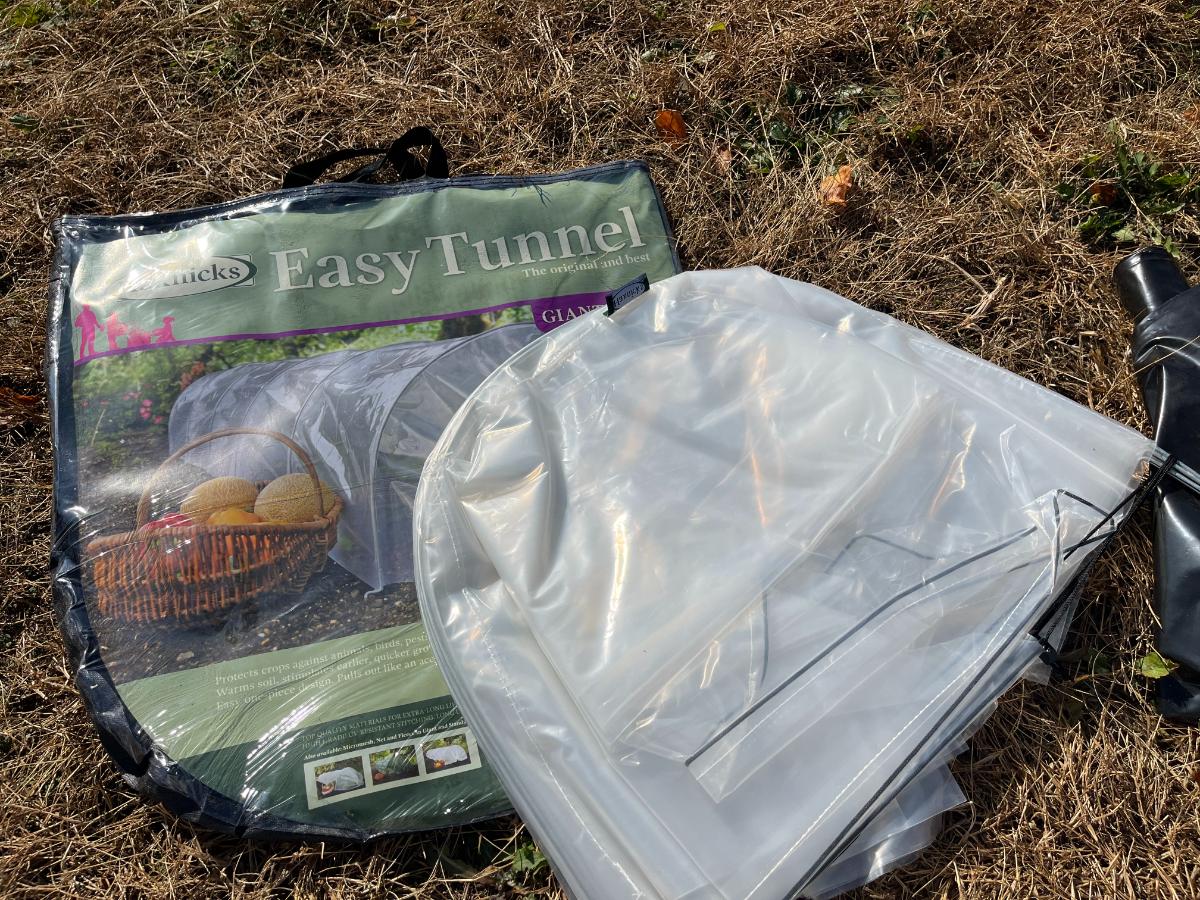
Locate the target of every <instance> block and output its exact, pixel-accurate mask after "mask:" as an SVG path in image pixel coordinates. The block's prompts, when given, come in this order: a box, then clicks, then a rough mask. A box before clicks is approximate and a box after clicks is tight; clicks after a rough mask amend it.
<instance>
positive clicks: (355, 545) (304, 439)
mask: <svg viewBox="0 0 1200 900" xmlns="http://www.w3.org/2000/svg"><path fill="white" fill-rule="evenodd" d="M538 334H539V332H538V330H537V328H536V326H534V325H532V324H513V325H505V326H502V327H498V328H492V329H490V330H487V331H483V332H480V333H478V334H472V335H468V336H466V337H459V338H451V339H448V340H441V341H420V342H418V341H413V342H401V343H396V344H389V345H387V346H384V347H378V348H375V349H371V350H338V351H334V352H331V353H324V354H321V355H318V356H312V357H308V358H303V359H283V360H278V361H275V362H265V363H248V364H245V365H240V366H234V367H233V368H231V369H225V370H223V371H220V372H214V373H212V374H210V375H206V376H204V377H202V378H199V379H197V380H196V381H194V382H193V383H192V384H191V385H189V386H188V388H187V389H186V390H184V392H183V393H182V394H181V395H180V396H179V399H178V400H177V401H176V402H175V405H174V407H173V408H172V411H171V416H170V424H169V435H170V447H171V450H172V451H174V450H177V449H178V448H179V447H182V446H183V445H184V444H187V443H188V442H189V441H192V440H194V439H196V438H198V437H201V436H203V435H206V434H211V433H212V432H214V431H218V430H220V429H223V428H230V427H256V428H265V429H270V430H272V431H278V432H280V433H281V434H284V435H286V436H287V437H290V438H292V439H293V440H294V441H296V442H297V443H298V444H300V446H302V447H304V448H305V449H306V450H307V451H308V452H309V453H310V454H311V455H312V458H313V462H314V463H315V464H316V467H317V471H318V473H319V475H320V477H321V479H322V480H323V481H324V482H325V483H326V484H328V485H329V486H330V487H331V488H333V489H334V490H335V491H337V492H338V494H339V495H340V496H341V497H342V499H343V500H344V502H345V511H344V512H343V514H342V517H341V522H340V525H339V533H338V541H337V544H336V546H335V547H334V549H333V550H332V551H331V552H330V556H331V557H332V558H333V559H334V561H336V562H337V563H338V564H340V565H341V566H343V567H344V568H346V569H347V570H349V571H350V572H352V573H353V574H354V575H356V576H357V577H358V578H360V579H361V580H362V581H364V582H366V583H367V584H369V585H371V586H372V587H373V588H375V589H379V588H382V587H383V586H384V585H387V584H395V583H399V582H409V581H412V577H413V569H412V501H413V496H414V495H415V493H416V487H417V478H418V476H419V475H420V473H421V466H422V465H423V464H424V462H425V457H426V456H427V455H428V453H429V451H430V450H431V449H432V448H433V445H434V443H436V441H437V439H438V437H439V435H440V434H441V432H442V429H443V428H444V427H445V426H446V424H447V423H448V422H449V420H450V417H451V416H452V415H453V414H454V412H455V410H457V409H458V407H459V405H460V404H461V403H462V401H463V399H464V398H465V397H466V396H467V395H468V394H469V393H470V392H471V391H472V390H474V388H475V387H476V386H477V385H478V384H479V383H480V382H481V381H483V379H484V378H485V377H486V376H487V375H488V374H489V373H491V372H492V370H493V369H495V368H496V367H497V366H499V365H500V364H501V363H503V362H504V361H505V360H506V359H507V358H508V357H509V356H511V355H512V354H513V353H514V352H516V351H517V350H519V349H520V348H521V347H523V346H524V345H525V344H527V343H529V342H530V341H531V340H533V339H534V338H535V337H537V336H538ZM188 461H189V462H191V463H192V464H194V465H197V466H199V467H200V468H202V469H204V470H205V471H207V472H208V473H210V474H212V475H236V476H238V477H241V478H247V479H249V480H251V481H258V482H261V481H269V480H271V479H273V478H276V477H278V476H280V475H283V474H287V473H290V472H299V471H302V469H301V466H300V463H299V461H298V460H297V459H296V457H295V455H294V454H292V453H290V452H289V451H288V449H287V448H286V447H285V446H283V445H282V444H280V443H279V442H278V441H273V440H271V439H269V438H264V437H262V436H259V435H236V436H233V437H229V438H226V439H225V440H222V441H214V442H211V443H208V444H205V445H203V446H201V447H197V448H196V449H195V450H193V451H191V453H190V454H189V456H188Z"/></svg>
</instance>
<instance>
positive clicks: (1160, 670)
mask: <svg viewBox="0 0 1200 900" xmlns="http://www.w3.org/2000/svg"><path fill="white" fill-rule="evenodd" d="M1178 668H1179V663H1177V662H1175V661H1174V660H1171V659H1167V658H1166V657H1165V656H1163V655H1162V654H1161V653H1159V652H1158V651H1157V650H1151V651H1150V652H1149V653H1147V654H1146V655H1145V656H1143V657H1142V659H1141V662H1139V663H1138V672H1140V673H1141V674H1142V675H1143V676H1144V677H1146V678H1154V679H1158V678H1166V677H1167V676H1168V675H1170V674H1171V673H1172V672H1174V671H1175V670H1176V669H1178Z"/></svg>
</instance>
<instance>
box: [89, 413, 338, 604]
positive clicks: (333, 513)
mask: <svg viewBox="0 0 1200 900" xmlns="http://www.w3.org/2000/svg"><path fill="white" fill-rule="evenodd" d="M234 434H261V435H265V436H267V437H271V438H274V439H275V440H277V441H279V442H280V443H282V444H284V445H286V446H287V447H288V448H289V449H290V450H291V451H292V452H293V453H295V454H296V456H298V457H299V458H300V462H301V463H303V464H304V470H305V472H307V473H308V476H309V478H311V479H312V480H313V484H314V485H315V486H316V489H317V498H318V499H317V504H318V509H319V510H320V512H321V517H320V518H319V519H317V520H315V521H313V522H302V523H298V524H281V523H276V522H271V523H263V524H254V525H191V526H183V527H172V528H156V529H148V528H146V527H145V526H146V523H147V522H148V520H149V518H150V490H151V488H153V486H154V483H155V482H156V481H157V480H158V477H159V476H160V475H161V473H162V471H163V470H164V469H165V468H166V467H167V466H169V465H170V464H171V463H172V462H175V461H176V460H177V459H179V458H180V457H181V456H183V455H184V454H185V453H187V452H188V451H189V450H192V449H193V448H195V447H198V446H200V445H201V444H206V443H208V442H209V441H212V440H215V439H217V438H222V437H226V436H229V435H234ZM341 513H342V501H341V499H340V498H338V499H335V500H334V503H333V507H332V509H328V510H327V509H325V498H324V495H323V492H322V491H321V489H320V481H319V480H318V479H317V470H316V468H315V467H314V466H313V463H312V459H311V458H310V457H309V455H308V454H307V453H305V452H304V450H303V448H301V447H300V445H299V444H297V443H296V442H295V441H293V440H291V439H290V438H288V437H285V436H284V435H282V434H280V433H279V432H277V431H268V430H266V429H261V428H224V429H221V430H220V431H214V432H212V433H211V434H206V435H204V436H203V437H199V438H197V439H196V440H194V441H191V442H190V443H188V444H185V445H184V446H182V447H180V448H179V449H178V450H176V451H175V452H174V453H172V454H171V456H170V457H168V458H167V460H166V461H165V462H164V463H163V464H162V465H161V466H160V467H159V468H158V469H157V470H156V471H155V473H154V475H153V476H151V478H150V481H149V482H148V483H147V485H146V489H145V490H144V491H143V492H142V497H141V500H140V501H139V502H138V508H137V530H136V531H131V532H127V533H124V534H115V535H110V536H108V537H102V538H97V539H96V540H94V541H92V542H91V543H90V544H89V545H88V548H87V557H88V560H89V562H90V570H91V576H92V583H93V585H94V587H95V591H96V601H97V605H98V606H99V608H100V611H101V612H102V613H104V614H105V615H108V616H110V617H112V618H114V619H121V620H124V621H132V622H153V621H159V620H162V619H168V618H170V619H177V620H183V621H188V620H194V619H203V620H206V621H212V620H214V619H220V618H223V617H224V616H225V615H227V614H228V612H229V611H230V610H232V609H233V608H234V607H235V606H237V605H238V604H239V603H242V602H244V601H246V600H249V599H251V598H253V597H258V596H259V595H261V594H265V593H268V592H270V591H300V590H302V589H303V588H304V586H305V584H307V583H308V579H309V578H310V577H312V575H313V574H314V573H316V572H317V571H318V570H319V569H320V568H321V567H322V566H323V565H324V563H325V558H326V555H327V554H328V553H329V550H330V548H332V547H333V545H334V543H335V542H336V541H337V523H338V518H339V517H340V516H341Z"/></svg>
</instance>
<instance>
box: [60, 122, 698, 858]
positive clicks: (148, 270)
mask: <svg viewBox="0 0 1200 900" xmlns="http://www.w3.org/2000/svg"><path fill="white" fill-rule="evenodd" d="M420 146H425V147H427V148H428V153H427V156H428V161H427V162H422V161H421V160H419V159H418V158H417V156H416V155H415V154H414V153H413V152H412V151H413V150H414V149H416V148H417V147H420ZM362 155H365V156H369V157H370V161H368V162H367V163H366V164H365V165H360V166H359V168H357V169H355V170H354V171H353V172H352V173H351V174H350V176H348V177H349V179H350V180H349V181H347V182H345V183H333V184H319V185H313V184H311V182H312V181H314V180H315V179H317V178H320V177H321V176H322V174H323V173H324V172H325V170H326V169H327V168H328V167H329V166H330V165H332V164H333V163H336V162H340V161H343V160H346V159H350V158H352V157H354V156H362ZM360 161H361V160H360ZM387 163H390V164H391V165H392V167H393V168H394V169H395V170H396V171H397V173H398V175H399V177H400V179H401V181H400V182H399V183H394V184H367V183H361V182H359V181H357V180H356V179H361V178H364V177H367V176H371V175H375V174H377V173H380V172H382V171H383V170H384V166H385V164H387ZM447 169H448V166H447V163H446V160H445V154H444V152H443V151H442V149H441V146H440V144H438V143H437V141H436V139H435V138H434V137H433V136H432V135H431V134H429V133H428V132H427V131H426V130H424V129H414V131H413V132H410V133H409V134H407V135H405V136H404V137H403V138H401V139H400V140H398V141H397V142H395V144H393V145H392V146H390V147H388V148H383V149H380V150H370V151H350V152H340V153H337V154H333V155H332V156H330V157H326V158H323V159H321V160H317V161H315V162H314V163H309V164H305V165H303V166H298V167H296V169H294V170H293V171H292V172H290V173H289V175H288V178H287V182H286V183H287V184H288V185H289V186H288V187H286V188H285V189H283V190H279V191H274V192H271V193H268V194H263V195H260V196H257V197H253V198H249V199H246V200H238V201H235V202H231V203H222V204H218V205H214V206H209V207H204V208H200V209H189V210H182V211H177V212H161V213H151V214H137V215H126V216H111V217H93V216H85V217H78V216H73V217H68V218H65V219H62V220H61V221H59V222H58V223H56V225H55V228H54V233H55V238H56V242H57V255H56V259H55V270H54V274H53V281H52V286H51V294H50V323H49V335H50V344H49V358H48V366H49V383H50V387H51V392H52V401H53V410H54V412H53V415H54V443H55V455H56V460H55V525H54V535H55V540H54V555H53V567H54V592H55V597H56V601H57V604H58V605H59V607H60V609H61V613H62V623H63V632H64V635H65V638H66V641H67V644H68V646H69V647H70V650H71V653H72V658H73V660H74V661H75V664H76V679H77V682H78V685H79V688H80V691H81V692H82V694H83V697H84V700H85V702H86V703H87V705H88V707H89V709H90V712H91V714H92V717H93V719H94V720H95V723H96V726H97V728H98V729H99V732H100V737H101V740H102V741H103V742H104V744H105V746H106V748H107V749H108V750H109V752H110V753H111V755H112V756H113V758H114V759H115V760H116V762H117V764H118V765H119V766H120V768H121V770H122V772H123V773H124V775H125V778H126V779H127V780H128V781H129V782H130V783H131V784H134V785H136V786H137V788H138V789H139V790H141V791H143V792H144V793H146V794H148V795H151V796H154V797H157V798H159V799H160V800H162V801H163V802H164V803H166V804H167V805H168V806H169V807H170V808H171V809H172V810H174V811H175V812H176V813H178V814H179V815H181V816H183V817H185V818H187V819H189V820H191V821H194V822H197V823H200V824H203V825H206V826H210V827H215V828H220V829H225V830H231V831H235V832H238V833H242V834H248V835H274V836H282V835H296V834H301V835H319V836H322V837H338V838H350V839H365V838H368V837H371V836H374V835H378V834H383V833H391V832H400V831H407V830H412V829H420V828H429V827H435V826H442V825H451V824H457V823H464V822H468V821H472V820H477V819H481V818H486V817H489V816H493V815H495V814H498V813H501V812H504V811H507V810H508V809H509V808H510V804H509V801H508V799H507V798H506V796H505V794H504V792H503V790H502V788H501V786H500V784H499V782H498V781H497V779H496V777H495V775H494V773H493V771H492V768H491V766H490V765H489V761H488V759H487V758H486V757H485V756H484V754H483V753H481V751H480V749H479V747H478V745H477V744H476V741H475V738H474V736H473V734H472V732H471V730H470V729H469V728H468V727H467V726H466V725H465V723H464V721H463V719H462V717H461V715H460V713H459V712H458V711H457V709H456V708H455V706H454V703H453V702H452V700H451V699H450V697H449V696H448V691H447V687H446V685H445V682H444V681H443V679H442V677H441V675H440V674H439V672H438V669H437V667H436V664H435V662H434V660H433V658H432V656H431V653H430V648H429V644H428V641H427V638H426V634H425V629H424V627H423V625H422V623H421V621H420V616H419V611H418V607H417V600H416V594H415V590H414V587H413V584H412V537H411V507H412V501H413V496H414V492H415V488H416V480H417V477H418V475H419V473H420V470H421V466H422V464H423V462H424V459H425V456H426V455H427V454H428V452H429V450H430V449H431V448H432V446H433V444H434V442H435V441H436V440H437V438H438V436H439V434H440V432H441V429H442V427H443V426H444V425H445V423H446V422H447V421H449V419H450V417H451V416H452V414H453V413H454V411H455V410H456V409H457V407H458V405H459V404H460V403H461V402H462V399H463V398H464V397H465V396H466V395H467V394H469V393H470V391H471V390H472V389H473V388H474V387H475V386H476V385H478V384H479V382H480V381H482V380H483V378H484V377H485V376H486V375H487V374H488V373H489V372H491V371H492V369H493V368H494V367H495V366H497V365H499V364H500V363H502V362H503V361H504V360H505V359H506V358H507V357H508V356H510V355H511V354H512V353H513V352H515V351H516V350H518V349H520V348H521V347H523V346H525V345H527V344H528V343H529V342H530V341H532V340H534V339H535V338H537V337H538V336H539V335H541V334H542V333H544V332H546V331H548V330H550V329H552V328H554V327H555V326H557V325H558V324H560V323H562V322H564V321H569V320H571V319H573V318H574V317H576V316H577V315H579V314H581V313H582V312H584V311H586V310H587V309H589V308H591V307H592V306H595V305H597V304H600V303H602V302H603V296H604V293H605V292H606V291H608V290H611V289H612V288H614V287H616V286H619V285H621V284H622V283H624V282H627V281H629V280H630V279H631V278H634V277H636V276H639V275H641V274H643V273H644V274H646V275H648V276H649V278H650V279H651V280H657V279H660V278H663V277H666V276H669V275H671V274H673V273H674V272H676V271H677V270H678V264H677V261H676V257H675V254H674V249H673V240H672V237H671V233H670V228H669V225H668V222H667V219H666V216H665V214H664V211H663V209H662V206H661V202H660V199H659V196H658V194H657V191H656V190H655V188H654V185H653V184H652V182H651V181H650V178H649V175H648V172H647V170H646V168H645V167H644V166H643V165H641V164H638V163H633V162H620V163H614V164H610V165H601V166H596V167H593V168H588V169H581V170H579V171H575V172H569V173H566V174H561V175H546V176H536V177H521V178H516V177H498V176H468V177H460V178H454V179H447V178H446V177H444V176H445V175H446V174H447Z"/></svg>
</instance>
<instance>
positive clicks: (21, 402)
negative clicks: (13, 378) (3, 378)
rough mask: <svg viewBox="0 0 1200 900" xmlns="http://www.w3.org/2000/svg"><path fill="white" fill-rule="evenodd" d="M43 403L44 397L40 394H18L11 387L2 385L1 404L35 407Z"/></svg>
mask: <svg viewBox="0 0 1200 900" xmlns="http://www.w3.org/2000/svg"><path fill="white" fill-rule="evenodd" d="M41 405H42V398H41V396H40V395H38V394H18V393H17V392H16V391H14V390H13V389H12V388H10V387H0V406H10V407H18V408H22V409H33V408H34V407H35V406H41Z"/></svg>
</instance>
